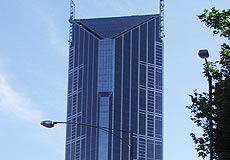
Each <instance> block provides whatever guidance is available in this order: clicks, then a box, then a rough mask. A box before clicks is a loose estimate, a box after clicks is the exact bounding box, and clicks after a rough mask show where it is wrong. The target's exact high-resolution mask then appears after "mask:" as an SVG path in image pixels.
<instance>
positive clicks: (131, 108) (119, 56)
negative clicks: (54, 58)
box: [66, 14, 163, 160]
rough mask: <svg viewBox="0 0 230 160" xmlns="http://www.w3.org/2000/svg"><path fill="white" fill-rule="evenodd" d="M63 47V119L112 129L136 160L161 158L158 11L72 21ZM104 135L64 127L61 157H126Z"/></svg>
mask: <svg viewBox="0 0 230 160" xmlns="http://www.w3.org/2000/svg"><path fill="white" fill-rule="evenodd" d="M72 33H73V36H72V42H71V44H70V51H69V75H68V76H69V80H68V83H69V84H68V107H67V108H68V109H67V121H71V122H78V123H84V124H91V125H95V126H102V127H108V128H113V129H116V130H111V132H113V133H114V134H116V135H117V136H118V137H121V138H123V139H124V140H126V141H128V142H129V143H131V140H130V136H129V133H126V132H121V131H118V130H126V131H132V132H133V155H134V159H137V160H162V159H163V158H162V148H163V147H162V141H163V137H162V94H163V88H162V87H163V42H162V39H161V37H160V15H158V14H156V15H140V16H127V17H112V18H95V19H78V20H74V21H73V30H72ZM117 136H114V135H112V134H110V133H107V132H104V131H101V130H98V129H95V128H92V127H86V126H82V125H68V126H67V137H66V160H127V159H129V157H130V153H129V145H127V144H126V143H125V142H124V141H122V140H120V139H119V138H118V137H117Z"/></svg>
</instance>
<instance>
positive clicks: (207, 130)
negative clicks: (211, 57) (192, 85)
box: [187, 7, 230, 160]
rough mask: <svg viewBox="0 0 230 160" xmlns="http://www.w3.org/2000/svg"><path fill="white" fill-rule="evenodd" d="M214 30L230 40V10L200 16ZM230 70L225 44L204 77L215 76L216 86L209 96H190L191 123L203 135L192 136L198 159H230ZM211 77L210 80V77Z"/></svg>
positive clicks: (204, 72) (210, 63) (205, 70)
mask: <svg viewBox="0 0 230 160" xmlns="http://www.w3.org/2000/svg"><path fill="white" fill-rule="evenodd" d="M198 18H199V19H200V20H201V22H204V23H205V24H206V25H207V26H208V27H209V28H211V29H212V30H213V34H214V35H219V36H220V37H224V38H226V39H227V40H230V10H229V9H228V10H222V11H219V10H217V9H216V8H214V7H213V8H211V9H210V10H207V9H205V10H204V12H203V14H201V15H198ZM229 71H230V46H229V44H227V43H224V44H222V45H221V51H220V59H219V60H218V61H215V62H210V61H208V62H207V63H205V64H204V70H203V74H204V77H206V78H207V79H208V78H210V77H211V79H212V80H214V81H215V83H216V85H215V86H216V87H214V86H211V93H213V94H211V96H210V95H209V93H206V92H203V93H197V92H196V91H195V92H194V94H193V95H190V97H191V100H192V104H191V105H190V106H187V108H188V109H189V110H190V111H191V120H192V121H193V122H194V123H195V124H196V125H197V126H198V127H200V128H202V130H203V133H202V135H201V136H200V137H197V136H196V135H195V134H194V133H191V136H192V139H193V141H194V143H195V144H196V150H197V152H198V156H199V157H201V158H203V159H205V158H208V157H210V151H211V150H212V152H213V153H212V158H210V159H220V160H227V159H230V154H229V152H230V136H229V135H230V132H229V131H230V127H229V126H230V118H229V114H230V94H229V92H230V91H229V90H230V87H229V83H230V78H229V76H230V75H229ZM209 76H210V77H209Z"/></svg>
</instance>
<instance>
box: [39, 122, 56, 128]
mask: <svg viewBox="0 0 230 160" xmlns="http://www.w3.org/2000/svg"><path fill="white" fill-rule="evenodd" d="M40 124H41V125H42V126H44V127H46V128H53V127H54V122H52V121H50V120H45V121H41V123H40Z"/></svg>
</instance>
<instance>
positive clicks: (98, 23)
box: [74, 14, 158, 38]
mask: <svg viewBox="0 0 230 160" xmlns="http://www.w3.org/2000/svg"><path fill="white" fill-rule="evenodd" d="M156 16H158V14H157V15H135V16H125V17H108V18H93V19H77V20H74V22H76V23H77V24H80V25H82V26H83V27H84V28H86V29H87V30H89V31H90V32H93V33H94V34H96V35H97V36H99V37H100V38H113V37H116V36H118V35H119V34H121V33H123V32H126V31H128V30H130V29H132V28H133V27H135V26H138V25H140V24H141V23H144V22H146V21H148V20H149V19H152V18H153V17H156Z"/></svg>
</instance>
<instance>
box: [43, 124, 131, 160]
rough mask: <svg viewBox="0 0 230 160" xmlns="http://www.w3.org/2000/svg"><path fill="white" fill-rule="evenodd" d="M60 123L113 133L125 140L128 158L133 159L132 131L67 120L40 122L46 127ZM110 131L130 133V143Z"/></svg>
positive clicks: (123, 140)
mask: <svg viewBox="0 0 230 160" xmlns="http://www.w3.org/2000/svg"><path fill="white" fill-rule="evenodd" d="M60 123H62V124H71V125H81V126H86V127H91V128H96V129H100V130H103V131H105V132H107V133H109V134H112V135H114V136H115V137H117V138H118V139H120V140H121V141H122V142H125V143H126V144H127V145H128V146H129V148H130V160H133V133H132V131H126V130H120V129H113V128H107V127H101V126H96V125H91V124H86V123H78V122H68V121H67V122H56V121H51V120H44V121H41V123H40V124H41V125H42V126H44V127H46V128H53V127H54V125H55V124H60ZM112 131H120V132H124V133H129V134H130V143H129V142H128V141H127V140H125V139H124V138H122V137H120V136H119V135H117V134H115V133H114V132H112Z"/></svg>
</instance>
